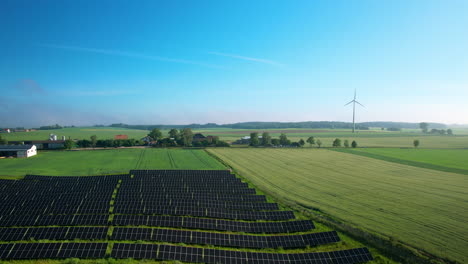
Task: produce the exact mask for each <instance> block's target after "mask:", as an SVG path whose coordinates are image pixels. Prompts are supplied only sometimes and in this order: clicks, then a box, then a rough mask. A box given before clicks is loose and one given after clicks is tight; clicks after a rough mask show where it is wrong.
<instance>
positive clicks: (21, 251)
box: [0, 243, 107, 259]
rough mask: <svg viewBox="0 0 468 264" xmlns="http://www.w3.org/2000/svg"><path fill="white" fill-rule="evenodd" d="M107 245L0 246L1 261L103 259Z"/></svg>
mask: <svg viewBox="0 0 468 264" xmlns="http://www.w3.org/2000/svg"><path fill="white" fill-rule="evenodd" d="M106 250H107V243H16V244H1V245H0V258H1V259H54V258H103V257H105V255H106Z"/></svg>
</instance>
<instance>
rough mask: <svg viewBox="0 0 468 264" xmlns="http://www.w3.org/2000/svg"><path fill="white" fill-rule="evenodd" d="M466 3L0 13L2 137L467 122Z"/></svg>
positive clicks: (11, 9)
mask: <svg viewBox="0 0 468 264" xmlns="http://www.w3.org/2000/svg"><path fill="white" fill-rule="evenodd" d="M467 13H468V2H467V1H461V0H460V1H457V0H453V1H440V0H437V1H427V0H426V1H416V0H414V1H394V0H393V1H374V0H369V1H355V0H352V1H349V0H343V1H296V0H295V1H137V2H135V1H84V0H83V1H32V0H31V1H21V0H19V1H18V0H14V1H12V0H7V1H2V3H1V8H0V20H1V23H0V32H1V33H0V56H1V58H2V59H1V60H0V76H1V78H0V92H1V96H0V127H2V126H37V125H46V124H55V123H59V124H64V125H71V124H74V125H93V124H110V123H116V122H123V123H128V124H187V123H207V122H216V123H232V122H243V121H309V120H311V121H320V120H336V121H351V116H352V109H351V107H350V106H347V107H344V106H343V105H344V104H345V103H347V102H348V101H350V100H351V99H352V96H353V93H354V90H355V89H357V93H358V100H359V101H360V102H361V103H362V104H364V105H365V108H358V110H357V121H359V122H360V121H407V122H421V121H430V122H443V123H468V106H467V104H466V102H467V101H468V100H467V99H468V49H467V47H468V16H466V14H467Z"/></svg>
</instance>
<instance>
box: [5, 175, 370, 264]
mask: <svg viewBox="0 0 468 264" xmlns="http://www.w3.org/2000/svg"><path fill="white" fill-rule="evenodd" d="M339 241H340V237H339V236H338V234H337V232H335V231H326V232H317V231H315V226H314V223H313V222H312V221H310V220H300V219H297V218H296V217H295V214H294V212H292V211H285V210H280V207H279V206H278V205H277V204H276V203H270V202H267V199H266V197H265V196H263V195H258V194H257V192H256V190H255V189H252V188H249V186H248V184H247V183H245V182H242V181H241V180H240V179H239V178H237V177H236V176H235V175H233V174H231V172H230V171H227V170H132V171H130V172H129V173H128V174H116V175H106V176H84V177H76V176H68V177H67V176H62V177H53V176H38V175H27V176H26V177H25V178H24V179H22V180H0V259H2V260H26V259H67V258H80V259H103V258H112V259H148V260H155V261H157V260H161V261H164V260H169V261H170V260H174V261H182V262H188V263H340V264H341V263H342V264H347V263H350V264H351V263H364V262H368V261H371V260H372V259H373V258H372V256H371V254H370V253H369V250H368V249H367V248H352V249H343V250H331V251H330V250H324V251H320V252H317V251H315V252H307V249H310V248H314V247H318V246H321V245H332V244H333V243H337V242H339ZM289 249H291V250H289ZM294 249H303V250H302V251H298V252H297V251H294Z"/></svg>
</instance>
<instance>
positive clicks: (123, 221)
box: [112, 215, 315, 233]
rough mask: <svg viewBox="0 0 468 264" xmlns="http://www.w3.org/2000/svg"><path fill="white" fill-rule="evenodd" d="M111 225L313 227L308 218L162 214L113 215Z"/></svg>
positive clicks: (273, 230)
mask: <svg viewBox="0 0 468 264" xmlns="http://www.w3.org/2000/svg"><path fill="white" fill-rule="evenodd" d="M112 225H115V226H160V227H182V228H187V229H206V230H220V231H233V232H245V233H293V232H303V231H308V230H311V229H314V228H315V226H314V224H313V223H312V221H309V220H302V221H287V222H243V221H231V220H220V219H205V218H194V217H182V216H164V215H159V216H146V215H115V216H114V219H113V221H112Z"/></svg>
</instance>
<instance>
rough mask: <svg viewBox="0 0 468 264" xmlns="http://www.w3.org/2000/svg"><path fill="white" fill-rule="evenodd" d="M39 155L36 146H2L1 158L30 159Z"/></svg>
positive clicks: (0, 148) (0, 146) (0, 147)
mask: <svg viewBox="0 0 468 264" xmlns="http://www.w3.org/2000/svg"><path fill="white" fill-rule="evenodd" d="M34 155H37V148H36V145H0V157H17V158H29V157H31V156H34Z"/></svg>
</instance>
